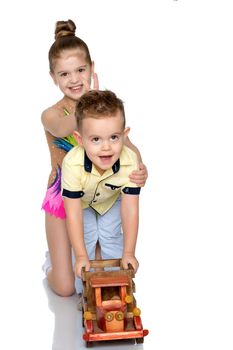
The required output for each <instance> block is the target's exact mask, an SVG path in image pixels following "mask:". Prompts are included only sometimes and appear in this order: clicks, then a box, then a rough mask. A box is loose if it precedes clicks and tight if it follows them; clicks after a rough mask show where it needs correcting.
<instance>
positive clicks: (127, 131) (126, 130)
mask: <svg viewBox="0 0 233 350" xmlns="http://www.w3.org/2000/svg"><path fill="white" fill-rule="evenodd" d="M129 132H130V128H129V127H128V126H127V128H125V130H124V132H123V134H124V139H126V138H127V137H128V135H129Z"/></svg>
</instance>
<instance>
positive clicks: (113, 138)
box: [111, 135, 119, 141]
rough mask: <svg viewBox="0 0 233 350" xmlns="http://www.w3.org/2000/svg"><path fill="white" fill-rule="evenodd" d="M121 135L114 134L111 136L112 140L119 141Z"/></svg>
mask: <svg viewBox="0 0 233 350" xmlns="http://www.w3.org/2000/svg"><path fill="white" fill-rule="evenodd" d="M118 139H119V137H118V136H117V135H112V136H111V141H117V140H118Z"/></svg>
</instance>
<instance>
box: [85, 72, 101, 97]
mask: <svg viewBox="0 0 233 350" xmlns="http://www.w3.org/2000/svg"><path fill="white" fill-rule="evenodd" d="M92 79H93V87H91V84H90V83H89V81H88V80H86V79H82V83H83V85H84V88H85V90H86V91H85V92H88V91H90V90H99V79H98V75H97V73H93V75H92Z"/></svg>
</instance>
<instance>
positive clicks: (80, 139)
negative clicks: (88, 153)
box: [73, 130, 83, 146]
mask: <svg viewBox="0 0 233 350" xmlns="http://www.w3.org/2000/svg"><path fill="white" fill-rule="evenodd" d="M73 136H74V138H75V140H76V141H77V142H78V144H79V145H80V146H83V140H82V136H81V134H80V133H79V132H78V131H76V130H75V131H74V132H73Z"/></svg>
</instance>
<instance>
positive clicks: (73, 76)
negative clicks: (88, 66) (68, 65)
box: [71, 72, 80, 83]
mask: <svg viewBox="0 0 233 350" xmlns="http://www.w3.org/2000/svg"><path fill="white" fill-rule="evenodd" d="M79 80H80V78H79V73H78V72H74V73H72V74H71V82H72V83H77V82H78V81H79Z"/></svg>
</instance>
